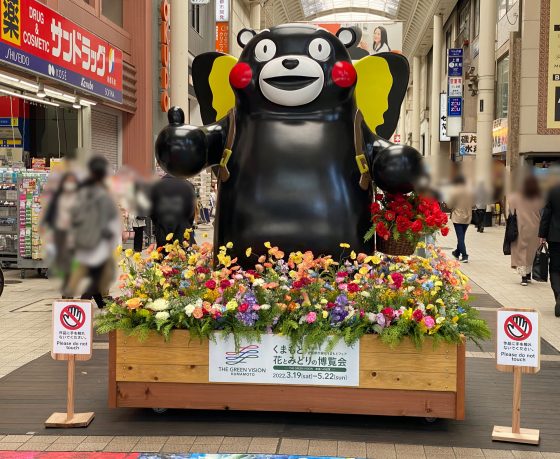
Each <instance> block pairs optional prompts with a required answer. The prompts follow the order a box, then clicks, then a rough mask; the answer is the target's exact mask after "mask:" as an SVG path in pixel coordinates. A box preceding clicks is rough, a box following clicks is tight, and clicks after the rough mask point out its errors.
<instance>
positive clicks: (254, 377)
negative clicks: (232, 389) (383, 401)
mask: <svg viewBox="0 0 560 459" xmlns="http://www.w3.org/2000/svg"><path fill="white" fill-rule="evenodd" d="M209 343H210V353H209V360H208V365H209V381H210V382H217V383H245V384H288V385H294V384H296V385H313V386H317V385H319V386H349V387H356V386H358V385H359V383H360V344H359V342H357V343H356V344H354V345H353V346H352V347H350V346H348V345H346V344H345V343H344V342H338V343H337V344H336V345H335V346H334V348H333V349H329V350H328V351H327V349H326V348H327V345H326V344H325V345H323V346H322V347H321V348H319V349H318V350H315V351H311V352H305V353H304V352H303V351H302V349H301V347H298V348H297V349H296V352H295V353H294V354H292V353H291V352H290V340H289V339H288V338H286V337H284V336H278V335H263V336H262V337H261V339H260V341H247V340H241V343H240V346H239V348H237V349H236V346H235V342H234V340H233V338H232V337H231V335H224V334H222V333H216V334H215V340H210V342H209Z"/></svg>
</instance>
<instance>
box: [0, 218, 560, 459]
mask: <svg viewBox="0 0 560 459" xmlns="http://www.w3.org/2000/svg"><path fill="white" fill-rule="evenodd" d="M502 238H503V228H497V227H494V228H487V229H486V231H485V233H483V234H479V233H477V232H476V231H475V230H474V228H473V227H471V228H469V231H468V232H467V246H468V248H469V255H470V263H469V264H466V265H464V267H463V269H464V271H465V272H466V274H468V275H469V276H470V277H471V278H472V280H473V281H474V282H475V283H476V284H475V288H474V294H475V295H476V294H477V293H478V294H484V293H489V294H490V295H492V296H493V297H494V298H495V299H496V300H497V301H498V302H500V303H501V304H502V305H504V306H514V307H536V308H538V309H539V310H540V311H541V313H542V314H543V318H544V319H545V320H543V321H542V328H543V333H542V334H543V337H544V338H545V339H546V340H547V341H549V342H550V343H551V344H553V345H554V346H555V347H556V349H560V330H559V327H558V325H559V324H560V319H556V318H554V316H553V312H552V301H551V293H550V287H549V285H548V284H537V283H533V284H532V285H530V286H529V287H522V286H520V285H519V279H518V276H517V275H516V274H515V273H514V272H513V271H512V270H511V269H510V268H509V257H504V256H503V255H502V253H501V247H502ZM440 242H441V244H442V245H443V246H444V247H449V248H452V247H453V246H454V245H455V240H454V235H453V232H451V233H450V235H449V236H448V238H447V239H442V240H441V241H440ZM450 250H451V249H448V250H447V251H448V252H450ZM6 274H7V279H9V280H10V281H15V282H14V283H12V284H10V285H7V286H6V290H5V292H4V295H3V296H2V297H1V298H0V316H1V317H2V321H0V378H2V377H3V376H4V375H7V374H9V373H11V372H12V371H14V370H16V369H18V368H20V367H22V366H23V365H25V364H27V363H29V362H31V361H33V360H35V359H37V358H38V357H40V356H42V355H44V354H45V353H46V352H48V350H49V347H50V323H51V309H50V304H51V302H52V300H53V299H55V298H57V297H58V292H57V288H58V284H57V282H55V281H53V280H52V279H51V280H45V279H39V278H36V277H34V275H33V274H31V275H30V276H29V277H28V278H27V279H25V280H24V281H23V282H19V271H7V273H6ZM96 345H97V347H98V348H104V345H105V343H96ZM486 354H488V353H487V352H484V353H482V352H480V353H473V354H472V355H471V357H482V358H484V359H489V358H492V356H491V355H486ZM550 357H551V358H552V360H554V362H550V363H549V365H559V364H558V362H557V358H556V356H550ZM469 360H470V359H469ZM477 360H478V359H477ZM489 376H490V377H493V375H489ZM536 377H538V376H536ZM0 384H1V380H0ZM130 430H131V433H133V432H134V425H133V423H131V426H130ZM53 433H54V432H53ZM57 433H58V432H57ZM76 433H78V432H76ZM80 433H81V432H80ZM83 433H87V431H84V432H83ZM158 433H160V434H161V433H164V432H160V431H157V432H154V434H158ZM256 433H257V432H252V434H256ZM488 434H489V433H488ZM265 435H266V434H265ZM288 436H289V434H288ZM288 436H286V437H284V436H281V437H228V436H226V437H217V436H198V437H197V436H171V437H166V436H155V437H152V436H150V437H146V436H143V437H140V436H85V435H77V436H74V435H72V436H57V435H52V436H51V435H6V436H3V435H1V432H0V450H20V451H23V450H27V451H125V452H126V451H142V452H183V453H185V452H200V453H218V452H224V453H226V452H232V453H243V452H248V453H268V454H274V453H277V454H298V455H318V456H319V455H332V456H342V457H352V456H357V457H368V458H380V459H381V458H397V457H398V458H401V457H402V458H404V457H406V458H424V457H426V458H431V457H434V458H446V457H449V458H452V457H457V458H470V457H473V458H475V457H487V458H502V457H503V458H506V457H509V458H515V457H519V458H521V457H523V458H531V457H539V458H559V459H560V453H551V452H539V451H527V450H526V449H523V450H522V448H520V449H519V450H516V449H515V448H514V445H506V444H504V445H503V446H504V449H501V450H497V449H478V448H452V447H448V446H445V447H444V446H422V445H410V444H393V443H367V442H358V441H336V440H334V439H333V440H319V439H311V440H307V439H304V438H303V439H302V438H288ZM298 436H299V435H298ZM429 437H430V435H429V432H426V433H425V438H426V441H425V443H430V438H429ZM422 443H424V441H423V442H422ZM510 447H512V448H513V449H509V448H510Z"/></svg>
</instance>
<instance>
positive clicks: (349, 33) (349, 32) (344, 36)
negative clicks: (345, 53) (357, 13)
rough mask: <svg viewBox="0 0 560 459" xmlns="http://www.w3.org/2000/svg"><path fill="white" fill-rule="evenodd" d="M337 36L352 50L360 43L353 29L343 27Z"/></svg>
mask: <svg viewBox="0 0 560 459" xmlns="http://www.w3.org/2000/svg"><path fill="white" fill-rule="evenodd" d="M336 36H337V37H338V39H339V40H340V41H341V42H342V44H343V45H344V46H346V47H347V48H351V47H352V46H353V45H354V44H356V42H357V41H358V34H357V33H356V31H355V30H354V29H353V28H352V27H341V28H340V29H338V32H336Z"/></svg>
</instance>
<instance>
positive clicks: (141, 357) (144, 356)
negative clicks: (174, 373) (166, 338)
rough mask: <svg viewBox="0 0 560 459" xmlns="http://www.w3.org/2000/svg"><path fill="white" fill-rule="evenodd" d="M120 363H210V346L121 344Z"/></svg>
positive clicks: (118, 358)
mask: <svg viewBox="0 0 560 459" xmlns="http://www.w3.org/2000/svg"><path fill="white" fill-rule="evenodd" d="M117 363H118V364H125V365H126V364H146V365H208V348H206V349H200V350H193V349H192V348H182V347H167V346H165V345H160V346H158V347H128V346H121V347H120V348H119V352H118V354H117Z"/></svg>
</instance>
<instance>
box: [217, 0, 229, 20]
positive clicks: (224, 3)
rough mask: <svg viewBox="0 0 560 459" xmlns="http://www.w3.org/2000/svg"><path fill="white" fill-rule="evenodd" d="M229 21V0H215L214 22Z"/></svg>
mask: <svg viewBox="0 0 560 459" xmlns="http://www.w3.org/2000/svg"><path fill="white" fill-rule="evenodd" d="M228 21H229V0H216V22H228Z"/></svg>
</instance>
